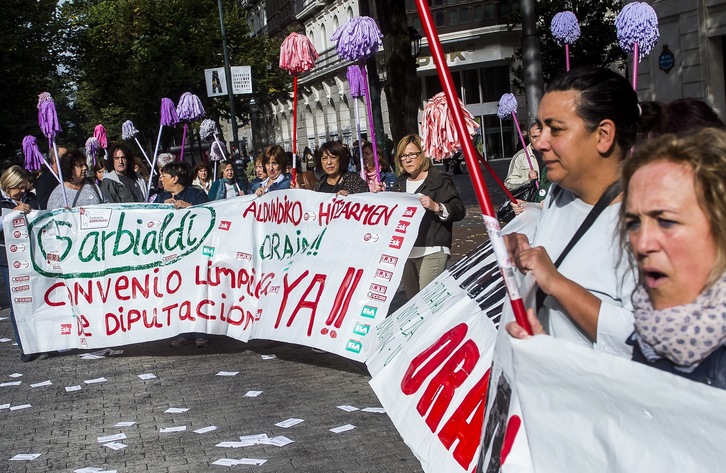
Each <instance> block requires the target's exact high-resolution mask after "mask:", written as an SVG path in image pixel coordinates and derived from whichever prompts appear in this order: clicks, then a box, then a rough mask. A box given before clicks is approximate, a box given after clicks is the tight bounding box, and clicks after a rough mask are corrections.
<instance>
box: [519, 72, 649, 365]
mask: <svg viewBox="0 0 726 473" xmlns="http://www.w3.org/2000/svg"><path fill="white" fill-rule="evenodd" d="M639 116H640V111H639V108H638V96H637V94H636V93H635V91H634V90H633V88H632V87H631V85H630V84H629V83H628V81H627V80H626V79H625V78H624V77H622V76H621V75H619V74H617V73H615V72H613V71H610V70H608V69H601V68H580V69H573V70H572V71H570V72H568V73H566V74H565V75H563V76H561V77H560V78H558V79H556V80H554V81H553V82H551V83H550V85H549V88H548V91H547V93H546V94H545V95H544V97H543V98H542V101H541V102H540V105H539V110H538V112H537V122H538V123H539V124H540V125H541V126H542V133H541V135H540V137H539V138H538V139H537V140H536V141H535V142H534V147H535V148H536V149H537V150H538V151H539V152H540V153H542V162H543V164H544V166H545V167H546V170H547V176H548V178H549V179H550V180H551V181H552V182H553V186H552V189H551V190H550V192H549V193H548V196H547V198H546V200H545V201H544V204H543V208H542V213H541V215H540V217H539V219H538V220H537V221H536V228H535V229H534V231H533V232H530V231H527V233H528V234H532V235H533V240H532V241H531V242H530V241H528V239H527V237H526V236H525V235H523V234H519V233H512V234H509V235H507V236H506V242H507V245H508V247H509V250H510V253H511V256H512V259H513V261H514V262H515V264H516V265H517V267H518V268H519V269H520V270H521V271H522V272H523V273H525V274H526V275H527V277H526V278H525V284H524V286H523V289H524V290H525V291H529V292H524V294H527V295H528V296H529V297H528V300H527V299H525V300H526V301H527V302H528V305H529V306H530V307H536V312H537V317H538V318H539V320H540V321H541V323H542V325H544V328H545V330H546V331H547V333H549V334H550V335H553V336H556V337H559V338H565V339H568V340H571V341H573V342H576V343H579V344H583V345H586V346H590V347H593V348H595V349H597V350H600V351H605V352H608V353H611V354H615V355H619V356H627V357H630V356H631V353H632V350H631V348H630V347H629V346H627V345H626V343H625V340H626V339H627V338H628V336H629V335H630V333H631V332H632V327H633V313H632V304H631V294H632V292H633V290H634V288H635V275H634V272H633V271H632V269H631V268H630V267H629V266H628V264H627V261H623V258H621V251H620V249H619V247H618V244H617V242H616V241H614V240H615V239H614V238H613V236H614V235H615V233H616V229H617V227H618V214H619V210H620V205H621V198H620V195H621V190H620V185H619V179H620V166H621V162H622V161H623V159H624V158H625V155H626V153H627V152H628V151H629V150H630V149H631V147H632V146H633V143H634V142H635V137H636V132H637V126H638V121H639ZM555 260H556V262H554V263H553V261H555ZM537 288H539V290H537ZM535 293H536V297H531V296H533V295H535Z"/></svg>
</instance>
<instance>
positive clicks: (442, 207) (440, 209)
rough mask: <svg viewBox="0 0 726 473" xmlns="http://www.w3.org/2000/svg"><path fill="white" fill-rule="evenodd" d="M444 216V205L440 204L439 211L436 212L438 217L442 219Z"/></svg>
mask: <svg viewBox="0 0 726 473" xmlns="http://www.w3.org/2000/svg"><path fill="white" fill-rule="evenodd" d="M442 215H444V205H443V204H439V211H438V212H436V216H437V217H441V216H442Z"/></svg>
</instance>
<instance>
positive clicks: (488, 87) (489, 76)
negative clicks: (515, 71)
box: [480, 66, 511, 102]
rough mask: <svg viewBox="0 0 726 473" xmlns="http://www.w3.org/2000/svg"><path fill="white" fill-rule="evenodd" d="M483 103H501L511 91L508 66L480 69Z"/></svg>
mask: <svg viewBox="0 0 726 473" xmlns="http://www.w3.org/2000/svg"><path fill="white" fill-rule="evenodd" d="M480 73H481V88H482V91H483V95H484V97H483V100H482V102H499V99H500V98H502V95H503V94H506V93H508V92H510V91H511V82H510V80H509V67H508V66H494V67H486V68H482V69H480Z"/></svg>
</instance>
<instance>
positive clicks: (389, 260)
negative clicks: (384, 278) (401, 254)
mask: <svg viewBox="0 0 726 473" xmlns="http://www.w3.org/2000/svg"><path fill="white" fill-rule="evenodd" d="M380 262H381V263H383V264H390V265H391V266H396V265H397V264H398V258H397V257H395V256H390V255H381V260H380Z"/></svg>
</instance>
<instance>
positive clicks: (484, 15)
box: [243, 0, 519, 157]
mask: <svg viewBox="0 0 726 473" xmlns="http://www.w3.org/2000/svg"><path fill="white" fill-rule="evenodd" d="M364 1H365V0H364ZM454 4H455V6H452V5H454ZM243 6H246V7H247V9H248V11H249V14H248V20H249V21H250V26H251V27H252V30H253V31H254V32H255V34H271V35H274V34H284V33H285V31H289V30H290V29H291V28H292V29H296V30H297V31H300V32H302V31H304V32H305V34H306V35H307V37H308V38H309V39H310V40H311V41H312V43H313V45H314V46H315V48H316V49H317V51H318V53H319V54H320V58H319V60H318V61H317V62H316V66H315V68H314V69H313V70H312V71H310V72H308V73H305V74H302V75H300V77H299V80H298V87H299V90H298V117H297V137H298V138H297V142H298V146H297V148H298V152H299V153H301V152H302V150H303V149H304V147H305V146H308V147H310V148H311V149H314V148H315V147H317V146H319V145H320V144H321V143H323V142H325V141H328V140H340V141H342V142H343V143H346V144H348V145H352V143H353V142H354V141H355V140H357V128H358V127H360V129H361V134H362V135H363V137H364V138H366V139H367V137H368V136H369V134H368V120H367V118H366V117H367V115H366V105H365V102H364V100H363V99H353V98H351V97H350V94H349V90H348V84H347V79H346V74H345V73H346V70H347V67H348V66H349V65H350V62H348V61H344V60H341V59H340V58H339V57H338V55H337V53H336V50H335V46H336V44H335V43H334V42H331V41H330V39H329V38H330V36H331V35H332V34H333V32H334V31H335V30H336V29H337V28H338V27H339V26H340V25H342V24H343V23H344V22H345V21H347V20H349V19H351V18H353V17H355V16H359V14H360V13H359V12H360V5H359V2H358V0H336V1H333V2H327V1H322V0H297V1H285V0H259V1H254V0H247V1H245V2H243ZM406 7H407V13H408V17H409V24H410V25H411V26H412V27H414V28H416V29H417V30H418V31H421V32H422V30H421V27H420V22H419V19H418V12H417V10H416V6H415V2H414V1H413V0H408V1H407V5H406ZM510 8H511V1H500V0H484V1H481V0H459V1H458V2H453V1H451V0H449V1H448V2H447V1H445V0H433V1H432V6H431V11H432V14H433V15H434V18H435V21H436V24H437V28H438V29H439V33H440V39H441V41H442V44H443V45H444V48H445V50H446V57H447V61H448V64H449V67H450V68H451V72H452V75H453V77H454V81H455V82H456V84H457V88H458V89H459V94H460V96H461V97H462V99H463V100H464V102H465V104H466V106H467V108H468V109H469V111H471V112H472V114H473V115H474V116H475V117H476V120H477V121H478V122H479V123H480V125H481V126H482V129H481V130H482V137H483V138H484V139H483V141H484V142H485V143H486V144H487V145H486V147H484V146H482V145H480V149H482V151H483V152H484V153H485V154H487V155H488V157H496V156H506V155H511V154H512V152H513V150H514V147H515V146H516V142H515V140H516V136H515V135H514V134H513V132H512V125H511V122H510V123H508V122H506V121H505V122H501V121H500V120H499V119H498V117H497V115H496V112H497V104H498V102H499V98H500V97H501V95H502V94H503V93H506V92H510V84H511V80H510V76H509V70H510V62H511V59H510V58H511V57H512V56H513V54H514V49H515V48H516V47H517V44H518V41H519V33H518V32H517V31H516V30H515V31H508V29H507V19H508V15H509V11H510ZM372 16H374V17H375V9H373V15H372ZM417 60H418V76H419V79H420V80H421V82H422V84H421V86H422V87H421V90H422V95H421V103H420V111H421V110H423V106H424V105H425V103H426V100H428V99H429V98H430V97H432V96H433V95H435V94H436V93H438V92H440V91H441V87H440V85H439V81H438V76H437V75H436V68H435V66H434V65H433V61H432V59H431V57H430V56H429V53H428V45H427V42H426V40H425V38H424V40H423V41H422V50H421V55H420V56H419V57H418V58H417ZM376 61H377V67H378V72H379V79H380V80H381V81H382V82H383V83H385V81H387V80H391V79H390V78H388V77H386V74H385V61H386V54H385V51H384V50H383V49H381V51H379V53H378V54H377V56H376ZM356 102H357V103H356ZM292 105H293V104H292V98H291V99H290V100H288V101H278V102H276V103H272V104H266V105H265V106H264V111H263V113H261V114H260V116H261V117H262V118H261V120H259V122H258V123H255V125H256V130H255V133H254V135H257V136H260V137H265V141H269V142H275V143H280V144H282V145H283V146H284V147H285V148H286V149H291V146H292V127H293V119H292V118H293V117H292V114H293V110H292V108H293V106H292ZM356 106H357V108H358V110H357V113H356ZM381 113H382V116H383V124H384V125H383V126H384V133H385V134H386V135H387V136H388V135H389V134H390V128H389V125H388V123H389V120H388V111H387V106H386V97H385V93H384V92H382V93H381ZM356 115H357V116H358V117H359V118H358V119H356ZM419 116H420V112H419ZM247 134H248V132H243V135H245V136H247ZM249 134H251V132H249ZM387 136H386V137H384V138H383V139H381V138H380V137H378V138H377V139H378V141H379V142H382V141H383V140H384V139H385V138H387ZM252 141H253V142H254V143H255V147H256V148H259V146H260V145H263V144H264V143H258V142H259V141H261V140H256V141H255V140H254V139H253V140H252Z"/></svg>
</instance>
